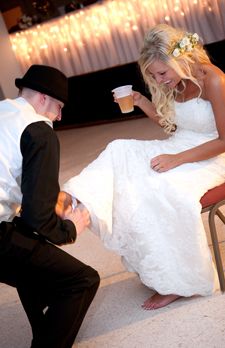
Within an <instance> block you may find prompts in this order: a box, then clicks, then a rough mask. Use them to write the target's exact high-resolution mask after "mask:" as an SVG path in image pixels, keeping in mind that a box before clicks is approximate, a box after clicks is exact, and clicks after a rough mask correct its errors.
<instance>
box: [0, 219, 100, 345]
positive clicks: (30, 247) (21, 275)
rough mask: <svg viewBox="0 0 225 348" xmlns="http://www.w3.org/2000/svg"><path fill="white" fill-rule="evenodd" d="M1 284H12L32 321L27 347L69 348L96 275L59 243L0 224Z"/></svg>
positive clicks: (94, 286)
mask: <svg viewBox="0 0 225 348" xmlns="http://www.w3.org/2000/svg"><path fill="white" fill-rule="evenodd" d="M0 282H2V283H6V284H8V285H11V286H13V287H16V288H17V291H18V294H19V297H20V300H21V302H22V305H23V307H24V310H25V312H26V314H27V317H28V319H29V322H30V324H31V328H32V333H33V340H32V344H31V347H32V348H71V347H72V345H73V343H74V340H75V337H76V335H77V333H78V331H79V328H80V326H81V324H82V321H83V319H84V317H85V314H86V312H87V310H88V308H89V306H90V304H91V302H92V300H93V298H94V296H95V294H96V291H97V289H98V286H99V282H100V278H99V275H98V273H97V272H96V271H95V270H94V269H93V268H91V267H90V266H87V265H85V264H84V263H82V262H81V261H79V260H77V259H76V258H74V257H73V256H71V255H69V254H67V253H66V252H64V251H63V250H61V249H59V248H58V247H56V246H54V245H52V244H50V243H48V242H46V241H44V240H40V238H39V237H38V236H36V235H35V234H31V235H30V236H27V235H26V233H21V232H18V231H17V229H16V228H15V225H14V224H13V223H6V222H2V223H1V224H0Z"/></svg>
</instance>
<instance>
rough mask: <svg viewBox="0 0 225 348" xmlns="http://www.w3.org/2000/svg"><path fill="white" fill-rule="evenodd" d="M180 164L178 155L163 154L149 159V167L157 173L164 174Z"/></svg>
mask: <svg viewBox="0 0 225 348" xmlns="http://www.w3.org/2000/svg"><path fill="white" fill-rule="evenodd" d="M180 164H182V162H181V161H180V156H179V154H172V155H171V154H169V155H168V154H164V155H159V156H156V157H154V158H152V159H151V161H150V166H151V168H152V169H153V170H155V171H156V172H158V173H163V172H166V171H167V170H170V169H172V168H175V167H177V166H179V165H180Z"/></svg>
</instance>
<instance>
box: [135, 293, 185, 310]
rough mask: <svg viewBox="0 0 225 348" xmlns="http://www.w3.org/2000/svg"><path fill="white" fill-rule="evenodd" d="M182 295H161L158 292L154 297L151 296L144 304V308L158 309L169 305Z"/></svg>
mask: <svg viewBox="0 0 225 348" xmlns="http://www.w3.org/2000/svg"><path fill="white" fill-rule="evenodd" d="M180 297H181V296H179V295H174V294H171V295H160V294H158V293H156V294H155V295H153V296H152V297H149V298H148V299H147V300H146V301H145V302H144V303H143V305H142V308H144V309H147V310H151V309H158V308H162V307H165V306H167V305H168V304H170V303H171V302H174V301H176V300H177V299H178V298H180Z"/></svg>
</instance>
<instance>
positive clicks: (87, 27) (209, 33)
mask: <svg viewBox="0 0 225 348" xmlns="http://www.w3.org/2000/svg"><path fill="white" fill-rule="evenodd" d="M163 22H164V23H168V24H171V25H173V26H176V27H182V28H185V29H186V30H188V31H191V32H197V33H198V34H199V35H200V36H201V37H202V39H203V42H204V43H205V44H207V43H211V42H215V41H220V40H223V39H225V0H123V1H121V0H105V1H102V2H99V3H96V4H94V5H91V6H89V7H87V8H84V9H82V10H78V11H75V12H72V13H71V14H68V15H64V16H61V17H59V18H57V19H55V20H51V21H48V22H45V23H43V24H41V25H38V26H35V27H31V28H30V29H28V30H25V31H21V32H18V33H15V34H10V39H11V43H12V47H13V49H14V52H15V54H16V57H17V59H18V61H19V63H20V65H21V69H22V71H23V72H25V71H26V70H27V68H28V67H29V66H30V65H31V64H46V65H52V66H55V67H56V68H59V69H60V70H62V71H63V72H64V73H65V74H66V75H67V76H74V75H80V74H84V73H88V72H91V71H97V70H102V69H105V68H108V67H112V66H116V65H122V64H126V63H129V62H134V61H136V60H137V59H138V57H139V51H140V48H141V46H142V42H143V37H144V33H145V32H146V31H147V30H148V28H150V27H151V26H153V25H155V24H157V23H163Z"/></svg>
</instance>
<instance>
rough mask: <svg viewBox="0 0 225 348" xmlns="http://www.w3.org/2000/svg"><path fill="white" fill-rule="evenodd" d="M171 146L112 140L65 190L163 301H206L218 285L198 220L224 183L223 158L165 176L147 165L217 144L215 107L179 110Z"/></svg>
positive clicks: (196, 103)
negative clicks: (208, 197)
mask: <svg viewBox="0 0 225 348" xmlns="http://www.w3.org/2000/svg"><path fill="white" fill-rule="evenodd" d="M175 109H176V124H177V130H176V132H175V133H174V134H173V135H172V136H171V137H170V138H168V139H166V140H154V141H142V140H115V141H113V142H111V143H110V144H109V145H108V146H107V147H106V149H105V150H104V151H103V152H102V153H101V154H100V155H99V157H98V158H97V159H96V160H95V161H94V162H92V163H91V164H90V165H89V166H87V167H86V168H85V169H84V170H83V171H82V172H81V174H79V175H78V176H76V177H74V178H72V179H70V180H69V181H68V182H67V183H66V184H65V185H64V187H62V189H63V190H64V191H67V192H69V193H71V194H72V195H73V196H75V197H77V198H78V199H79V200H80V201H81V202H83V203H84V205H86V206H87V208H88V209H89V210H90V212H91V216H92V230H93V231H94V232H97V233H98V235H99V236H100V238H101V239H102V241H103V243H104V244H105V246H106V247H107V248H110V249H112V250H114V251H116V252H117V253H119V254H120V255H121V256H122V260H123V262H124V264H125V266H126V267H127V269H128V270H129V271H134V272H137V273H138V274H139V277H140V279H141V281H142V282H143V283H144V284H145V285H147V286H148V287H150V288H153V289H155V290H156V291H157V292H158V293H160V294H177V295H181V296H191V295H195V294H199V295H209V294H211V293H212V292H213V291H214V290H215V289H216V287H217V286H218V279H217V275H216V272H215V268H214V265H213V263H212V258H211V253H210V250H209V248H208V244H207V239H206V234H205V231H204V227H203V223H202V219H201V205H200V203H199V200H200V198H201V197H202V195H203V194H204V193H205V192H206V191H207V190H208V189H210V188H212V187H214V186H216V185H218V184H220V183H222V182H223V181H224V180H225V154H223V155H220V156H217V157H216V158H212V159H210V160H206V161H201V162H195V163H188V164H184V165H181V166H179V167H177V168H174V169H172V170H169V171H167V172H164V173H157V172H155V171H153V170H152V169H151V168H150V159H151V158H152V157H154V156H156V155H159V154H165V153H168V154H172V153H177V152H180V151H184V150H186V149H189V148H192V147H194V146H196V145H199V144H201V143H204V142H206V141H209V140H211V139H214V138H216V137H217V131H216V126H215V121H214V116H213V112H212V108H211V104H210V103H209V102H208V101H205V100H203V99H198V98H195V99H192V100H189V101H186V102H184V103H175Z"/></svg>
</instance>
